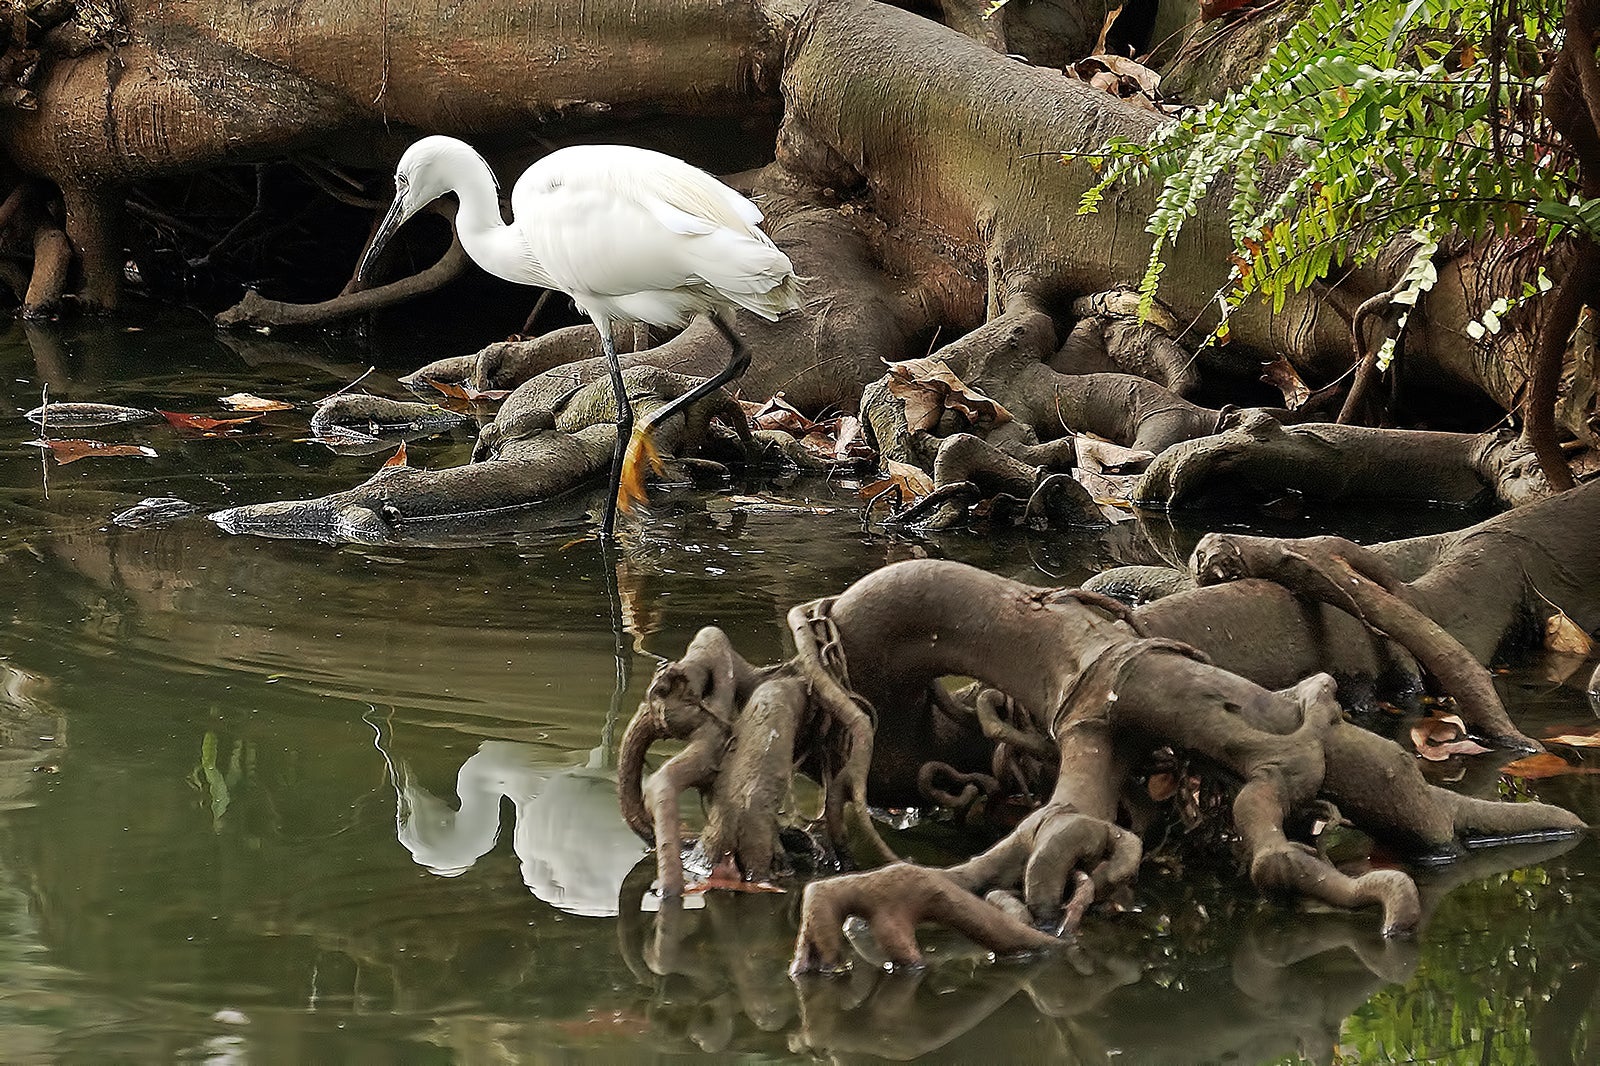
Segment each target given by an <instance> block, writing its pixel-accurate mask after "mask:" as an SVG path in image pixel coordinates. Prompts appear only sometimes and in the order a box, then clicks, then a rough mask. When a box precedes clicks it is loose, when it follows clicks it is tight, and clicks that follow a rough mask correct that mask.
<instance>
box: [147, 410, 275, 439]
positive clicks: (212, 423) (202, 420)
mask: <svg viewBox="0 0 1600 1066" xmlns="http://www.w3.org/2000/svg"><path fill="white" fill-rule="evenodd" d="M156 413H157V414H158V415H160V416H161V417H162V418H165V419H166V420H167V421H168V422H171V423H172V425H173V427H174V428H176V429H181V430H188V431H190V432H192V433H199V434H201V435H202V436H207V437H220V436H224V435H226V434H229V433H239V432H242V431H241V430H240V429H239V428H238V427H240V426H245V425H249V424H250V423H251V422H254V421H255V420H256V419H258V418H260V417H261V415H260V414H259V413H258V414H253V415H245V416H244V417H243V418H210V417H208V416H206V415H189V414H184V413H183V412H182V411H163V410H161V409H160V408H157V409H156ZM218 430H220V431H221V432H220V433H219V432H218Z"/></svg>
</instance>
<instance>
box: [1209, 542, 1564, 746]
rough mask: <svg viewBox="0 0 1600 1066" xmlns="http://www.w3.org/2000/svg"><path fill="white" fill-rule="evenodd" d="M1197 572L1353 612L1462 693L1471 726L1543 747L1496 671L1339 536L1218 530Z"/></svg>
mask: <svg viewBox="0 0 1600 1066" xmlns="http://www.w3.org/2000/svg"><path fill="white" fill-rule="evenodd" d="M1194 573H1195V577H1196V580H1197V581H1199V582H1200V583H1201V584H1217V583H1219V582H1223V581H1232V580H1236V579H1238V578H1243V577H1264V578H1268V579H1270V580H1272V581H1275V582H1277V583H1278V584H1280V585H1283V586H1284V587H1285V588H1288V589H1291V590H1292V591H1294V592H1296V593H1297V594H1299V595H1301V596H1304V597H1306V598H1308V599H1312V600H1319V601H1321V602H1323V603H1327V604H1331V605H1332V606H1335V607H1338V608H1340V609H1342V610H1344V611H1347V612H1349V613H1350V614H1352V615H1354V616H1356V617H1357V618H1359V619H1361V621H1362V622H1363V623H1365V624H1366V625H1367V626H1368V627H1369V628H1371V629H1373V630H1375V631H1377V632H1379V633H1383V634H1386V635H1388V636H1389V637H1391V638H1392V639H1394V640H1395V641H1396V642H1397V643H1399V644H1400V645H1401V646H1402V647H1404V648H1405V649H1406V650H1407V651H1409V652H1411V654H1413V655H1415V656H1416V657H1417V661H1418V662H1420V663H1421V664H1422V665H1423V666H1424V667H1425V668H1427V670H1428V671H1429V672H1430V673H1432V674H1433V675H1434V676H1435V677H1436V678H1438V679H1439V682H1440V684H1441V685H1442V686H1443V687H1444V689H1445V691H1446V692H1448V693H1449V694H1450V695H1452V696H1454V697H1455V698H1456V700H1457V701H1458V702H1459V704H1460V706H1461V714H1462V717H1463V719H1464V720H1465V721H1466V723H1467V725H1468V726H1469V727H1470V728H1472V729H1474V730H1477V731H1479V732H1480V733H1482V734H1484V735H1486V736H1488V737H1490V738H1492V739H1493V740H1495V741H1497V742H1498V743H1501V744H1504V745H1507V746H1510V747H1517V748H1523V749H1526V750H1530V751H1542V750H1543V745H1541V744H1540V743H1539V742H1538V741H1536V740H1534V739H1532V738H1531V737H1528V736H1525V735H1524V734H1523V733H1522V731H1521V730H1519V729H1518V728H1517V727H1516V726H1515V725H1513V724H1512V722H1511V719H1510V717H1509V716H1508V715H1507V714H1506V710H1505V707H1504V705H1503V704H1502V703H1501V702H1500V697H1499V695H1498V694H1497V693H1496V692H1495V690H1494V683H1493V681H1492V680H1491V679H1490V677H1489V673H1488V671H1487V670H1485V669H1484V668H1483V667H1482V665H1480V664H1479V663H1478V661H1477V660H1476V659H1475V658H1473V656H1472V653H1471V652H1469V651H1467V649H1466V648H1464V647H1462V645H1461V643H1460V641H1458V640H1456V639H1455V638H1454V637H1452V636H1451V635H1450V634H1449V633H1448V632H1446V631H1445V630H1444V628H1443V627H1442V626H1440V625H1439V624H1438V623H1437V622H1435V621H1434V620H1433V619H1431V618H1429V617H1428V616H1427V615H1425V614H1423V613H1422V612H1421V611H1419V610H1417V609H1416V608H1415V607H1413V606H1412V605H1411V604H1410V603H1409V602H1408V601H1407V598H1406V596H1407V594H1406V587H1405V585H1404V584H1403V583H1402V582H1401V581H1400V580H1399V578H1398V576H1396V575H1395V574H1394V572H1393V571H1392V570H1390V568H1389V567H1388V565H1387V564H1385V563H1384V562H1383V561H1382V560H1381V559H1379V558H1378V557H1377V556H1375V555H1373V554H1372V553H1371V552H1369V551H1367V550H1366V549H1365V548H1362V547H1361V546H1360V545H1358V544H1355V543H1352V542H1351V541H1347V540H1344V539H1343V538H1339V537H1313V538H1309V539H1305V540H1297V541H1285V540H1279V539H1276V538H1268V537H1246V536H1239V535H1236V534H1211V535H1210V536H1207V537H1206V538H1205V539H1204V540H1202V541H1201V542H1200V544H1199V545H1198V546H1197V547H1196V548H1195V556H1194Z"/></svg>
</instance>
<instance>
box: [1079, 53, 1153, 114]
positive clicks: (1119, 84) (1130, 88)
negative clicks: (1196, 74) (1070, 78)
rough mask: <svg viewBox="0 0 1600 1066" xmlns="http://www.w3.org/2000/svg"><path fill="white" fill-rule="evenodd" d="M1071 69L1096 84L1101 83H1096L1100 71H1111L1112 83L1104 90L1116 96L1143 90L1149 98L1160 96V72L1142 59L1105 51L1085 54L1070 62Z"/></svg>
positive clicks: (1105, 72)
mask: <svg viewBox="0 0 1600 1066" xmlns="http://www.w3.org/2000/svg"><path fill="white" fill-rule="evenodd" d="M1072 72H1073V73H1074V74H1076V75H1077V76H1078V77H1079V78H1080V79H1082V80H1083V81H1086V82H1088V83H1089V84H1091V85H1095V87H1096V88H1100V87H1102V86H1101V85H1099V84H1097V79H1099V78H1100V75H1102V74H1110V75H1111V77H1112V78H1114V79H1115V83H1114V84H1113V85H1112V86H1111V87H1109V88H1107V89H1106V91H1107V92H1109V93H1112V94H1113V95H1116V96H1132V95H1133V94H1134V93H1140V92H1142V93H1144V94H1145V95H1146V96H1148V97H1150V99H1151V101H1152V102H1154V101H1155V100H1158V99H1160V98H1161V75H1159V74H1157V73H1156V72H1155V71H1153V70H1151V69H1150V68H1149V67H1147V66H1145V65H1144V64H1143V63H1138V62H1135V61H1134V60H1132V59H1126V58H1124V57H1122V56H1114V55H1106V54H1104V53H1102V54H1100V55H1093V56H1085V57H1084V58H1083V59H1080V60H1078V61H1077V62H1076V63H1074V64H1072Z"/></svg>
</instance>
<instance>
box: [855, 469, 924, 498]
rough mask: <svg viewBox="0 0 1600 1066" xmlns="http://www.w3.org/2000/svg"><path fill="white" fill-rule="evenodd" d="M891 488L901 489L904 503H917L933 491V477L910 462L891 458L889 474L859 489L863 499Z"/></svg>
mask: <svg viewBox="0 0 1600 1066" xmlns="http://www.w3.org/2000/svg"><path fill="white" fill-rule="evenodd" d="M891 489H898V490H899V494H900V502H901V503H902V504H909V503H915V502H916V501H917V500H920V499H922V498H923V497H924V496H926V495H928V494H929V493H930V492H932V491H933V479H932V478H930V477H929V476H928V475H927V474H924V473H923V472H922V471H921V470H919V469H918V468H916V467H914V466H912V465H910V464H909V463H897V462H895V461H894V460H893V459H890V460H889V476H888V477H884V478H879V479H878V480H877V481H874V482H872V483H871V484H868V485H863V486H861V488H860V490H859V491H860V495H861V498H862V499H863V500H871V499H873V498H874V497H876V496H879V495H881V494H883V493H887V492H889V490H891ZM885 499H887V497H885Z"/></svg>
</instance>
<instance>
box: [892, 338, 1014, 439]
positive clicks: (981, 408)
mask: <svg viewBox="0 0 1600 1066" xmlns="http://www.w3.org/2000/svg"><path fill="white" fill-rule="evenodd" d="M888 383H889V393H890V394H891V395H892V396H894V397H895V398H896V399H898V400H900V401H901V402H902V403H904V404H905V417H906V428H907V429H909V430H910V431H911V432H913V433H915V432H917V431H918V430H923V429H932V428H933V427H934V426H936V425H938V423H939V416H940V414H941V413H943V411H944V410H945V409H946V408H949V409H950V410H952V411H959V412H960V413H961V414H963V415H965V416H966V417H967V420H968V421H970V422H972V423H974V424H979V425H990V426H998V425H1000V424H1001V423H1003V422H1009V421H1011V412H1010V411H1007V410H1006V409H1005V408H1004V407H1003V406H1001V405H1000V404H998V403H996V402H995V401H994V400H991V399H990V398H989V397H987V396H985V395H984V394H983V393H981V392H979V391H978V390H977V389H974V388H972V387H971V386H969V385H968V384H967V383H966V382H964V381H962V380H961V379H960V378H959V377H957V376H956V375H955V372H954V371H953V370H951V369H950V367H949V366H948V365H947V364H946V363H945V361H944V360H943V359H939V358H937V357H935V356H923V357H922V358H920V359H905V360H902V361H900V362H897V363H890V364H889V375H888Z"/></svg>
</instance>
